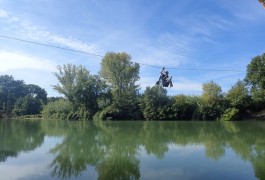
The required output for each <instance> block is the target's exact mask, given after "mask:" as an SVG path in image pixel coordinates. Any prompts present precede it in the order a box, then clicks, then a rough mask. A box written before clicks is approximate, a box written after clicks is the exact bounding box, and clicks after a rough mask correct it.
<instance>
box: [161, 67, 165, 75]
mask: <svg viewBox="0 0 265 180" xmlns="http://www.w3.org/2000/svg"><path fill="white" fill-rule="evenodd" d="M164 70H165V67H163V68H162V70H161V71H160V75H161V76H162V75H163V74H164V73H163V72H164Z"/></svg>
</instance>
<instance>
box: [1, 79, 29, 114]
mask: <svg viewBox="0 0 265 180" xmlns="http://www.w3.org/2000/svg"><path fill="white" fill-rule="evenodd" d="M26 94H27V91H26V88H25V84H24V82H23V81H21V80H14V78H13V76H9V75H2V76H0V110H1V109H2V111H3V114H6V115H9V114H11V112H12V109H13V107H14V104H15V102H16V100H17V99H19V97H22V96H25V95H26Z"/></svg>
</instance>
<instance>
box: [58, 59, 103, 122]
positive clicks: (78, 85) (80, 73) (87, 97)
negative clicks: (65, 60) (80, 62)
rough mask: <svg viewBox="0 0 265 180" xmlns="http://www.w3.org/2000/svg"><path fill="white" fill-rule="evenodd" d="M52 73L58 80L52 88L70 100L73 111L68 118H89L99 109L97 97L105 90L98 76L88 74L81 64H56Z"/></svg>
mask: <svg viewBox="0 0 265 180" xmlns="http://www.w3.org/2000/svg"><path fill="white" fill-rule="evenodd" d="M57 68H58V71H59V72H56V73H54V75H55V76H56V77H57V79H58V80H59V83H58V84H57V85H54V86H53V88H54V89H55V90H56V91H57V92H59V93H60V94H63V95H64V96H65V97H66V99H67V100H68V101H70V103H71V105H72V108H73V112H72V113H71V115H70V114H69V118H70V119H71V118H73V119H80V118H84V119H91V118H92V117H93V115H94V114H95V113H96V112H97V111H98V110H99V105H98V101H97V100H98V98H99V97H101V96H102V94H103V93H104V92H105V91H107V90H106V88H107V87H106V85H105V83H104V82H103V81H101V79H100V78H99V77H98V76H93V75H90V74H89V71H88V70H87V69H86V68H85V67H83V66H76V65H73V64H64V65H63V66H58V67H57Z"/></svg>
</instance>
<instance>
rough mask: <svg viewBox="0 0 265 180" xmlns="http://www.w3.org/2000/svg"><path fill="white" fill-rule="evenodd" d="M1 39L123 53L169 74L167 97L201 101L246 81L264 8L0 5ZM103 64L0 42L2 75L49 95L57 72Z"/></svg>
mask: <svg viewBox="0 0 265 180" xmlns="http://www.w3.org/2000/svg"><path fill="white" fill-rule="evenodd" d="M1 35H2V36H9V37H14V38H21V39H25V40H29V41H35V42H40V43H45V44H50V45H54V46H59V47H64V48H70V49H74V50H77V51H85V52H89V53H93V54H99V55H102V56H104V54H105V53H106V52H110V51H111V52H126V53H128V54H130V55H131V56H132V61H134V62H138V63H141V64H148V65H152V66H158V67H162V66H165V67H166V68H172V69H169V73H170V74H171V75H172V76H173V83H174V87H173V88H171V89H168V93H169V94H170V95H176V94H187V95H200V94H201V92H202V84H203V83H207V82H210V81H211V80H212V81H214V82H216V83H218V84H219V85H220V86H221V87H222V90H223V92H227V90H229V89H230V88H231V87H232V85H234V84H235V83H236V81H237V80H238V79H243V78H244V77H245V70H246V67H247V65H248V64H249V63H250V61H251V59H252V58H253V57H255V56H257V55H261V54H262V53H265V8H264V7H263V6H262V5H261V4H260V3H259V2H258V0H201V1H198V2H197V1H196V3H195V1H194V0H113V1H109V0H64V1H55V0H36V1H32V0H14V1H10V0H0V36H1ZM100 62H101V57H97V56H92V55H88V54H82V53H77V52H71V51H66V50H60V49H56V48H50V47H45V46H39V45H34V44H30V43H25V42H20V41H14V40H10V39H6V38H1V37H0V74H1V75H4V74H8V75H13V76H14V78H15V79H17V80H24V81H25V83H27V84H37V85H39V86H40V87H42V88H45V90H46V91H47V93H48V96H58V95H59V94H58V93H57V92H55V91H54V90H53V89H52V87H51V85H55V84H57V79H56V78H55V76H54V75H53V74H52V73H53V72H56V70H57V69H56V66H57V65H62V64H67V63H71V64H76V65H83V66H85V67H86V68H87V69H88V70H89V71H90V72H91V74H97V73H98V71H99V69H100ZM152 66H144V65H141V69H140V77H141V79H140V81H139V82H138V83H139V84H140V86H141V90H142V91H144V90H145V88H146V87H147V86H153V85H154V84H155V82H156V81H157V79H158V77H159V72H160V68H156V67H152ZM185 69H195V70H185ZM196 69H224V70H236V71H242V72H236V71H201V70H196Z"/></svg>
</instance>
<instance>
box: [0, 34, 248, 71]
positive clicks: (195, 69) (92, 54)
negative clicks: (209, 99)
mask: <svg viewBox="0 0 265 180" xmlns="http://www.w3.org/2000/svg"><path fill="white" fill-rule="evenodd" d="M0 38H5V39H10V40H14V41H20V42H26V43H31V44H35V45H40V46H46V47H51V48H57V49H62V50H67V51H72V52H77V53H82V54H88V55H91V56H97V57H104V56H103V55H100V54H95V53H90V52H87V51H80V50H75V49H70V48H64V47H60V46H55V45H50V44H45V43H40V42H36V41H29V40H25V39H20V38H14V37H10V36H4V35H0ZM135 63H138V64H140V65H143V66H149V67H154V68H162V67H161V66H155V65H150V64H144V63H139V62H135ZM167 69H178V70H187V71H226V72H241V73H243V72H245V71H242V70H233V69H204V68H176V67H175V68H167Z"/></svg>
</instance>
